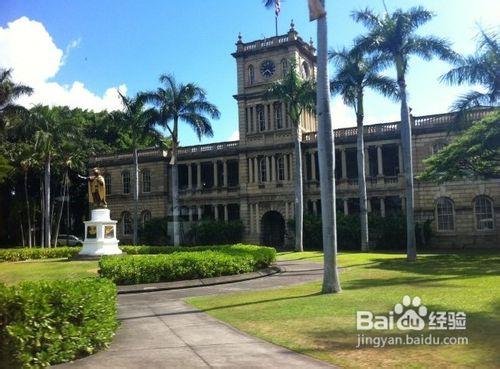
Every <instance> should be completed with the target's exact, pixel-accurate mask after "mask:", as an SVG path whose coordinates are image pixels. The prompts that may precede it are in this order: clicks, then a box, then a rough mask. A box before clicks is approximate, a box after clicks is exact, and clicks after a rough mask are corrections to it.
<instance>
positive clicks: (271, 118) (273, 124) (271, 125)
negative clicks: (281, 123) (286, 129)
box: [269, 103, 276, 130]
mask: <svg viewBox="0 0 500 369" xmlns="http://www.w3.org/2000/svg"><path fill="white" fill-rule="evenodd" d="M269 106H270V111H271V113H270V117H269V129H273V130H274V129H276V122H275V121H274V103H271V104H269Z"/></svg>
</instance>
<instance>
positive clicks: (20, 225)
mask: <svg viewBox="0 0 500 369" xmlns="http://www.w3.org/2000/svg"><path fill="white" fill-rule="evenodd" d="M19 216H20V217H21V218H22V216H23V215H22V213H19ZM19 228H21V243H22V245H23V247H25V246H26V244H25V241H24V229H23V222H22V220H21V221H20V222H19Z"/></svg>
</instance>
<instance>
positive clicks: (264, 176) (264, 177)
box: [259, 156, 267, 182]
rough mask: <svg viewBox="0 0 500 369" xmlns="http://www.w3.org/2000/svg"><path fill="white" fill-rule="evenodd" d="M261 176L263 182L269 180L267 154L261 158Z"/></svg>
mask: <svg viewBox="0 0 500 369" xmlns="http://www.w3.org/2000/svg"><path fill="white" fill-rule="evenodd" d="M259 177H260V178H259V179H260V181H261V182H267V158H266V157H265V156H264V157H262V158H260V160H259Z"/></svg>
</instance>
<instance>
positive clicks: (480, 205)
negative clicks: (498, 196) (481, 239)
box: [474, 196, 495, 231]
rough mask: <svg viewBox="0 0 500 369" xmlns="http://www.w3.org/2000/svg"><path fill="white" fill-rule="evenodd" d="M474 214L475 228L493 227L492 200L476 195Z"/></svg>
mask: <svg viewBox="0 0 500 369" xmlns="http://www.w3.org/2000/svg"><path fill="white" fill-rule="evenodd" d="M474 215H475V218H476V229H477V230H478V231H488V230H492V229H493V228H494V227H495V221H494V213H493V201H491V199H490V198H488V197H486V196H478V197H476V199H475V200H474Z"/></svg>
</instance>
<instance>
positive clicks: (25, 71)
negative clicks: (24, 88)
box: [0, 17, 127, 111]
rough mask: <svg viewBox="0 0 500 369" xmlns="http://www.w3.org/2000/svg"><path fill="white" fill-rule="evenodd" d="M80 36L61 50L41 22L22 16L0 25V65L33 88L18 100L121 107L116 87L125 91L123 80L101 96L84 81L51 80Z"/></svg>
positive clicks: (108, 107) (35, 102)
mask: <svg viewBox="0 0 500 369" xmlns="http://www.w3.org/2000/svg"><path fill="white" fill-rule="evenodd" d="M80 42H81V40H80V39H76V40H73V41H72V42H70V44H69V45H68V46H67V47H66V52H65V53H64V52H63V51H62V50H61V49H60V48H58V47H57V45H56V44H55V43H54V41H53V40H52V37H51V36H50V34H49V33H48V32H47V30H46V29H45V27H44V25H43V24H42V23H40V22H37V21H34V20H30V19H28V18H27V17H21V18H19V19H17V20H15V21H13V22H9V23H8V24H7V27H6V28H2V27H0V67H2V68H12V69H13V71H12V78H13V80H14V81H16V82H20V83H23V84H27V85H28V86H31V87H32V88H33V89H34V93H33V94H32V95H31V96H23V97H21V98H20V99H19V103H20V104H22V105H24V106H27V107H30V106H32V105H33V104H45V105H50V106H54V105H68V106H69V107H72V108H75V107H80V108H83V109H89V110H94V111H102V110H105V109H107V110H115V109H121V104H120V100H119V96H118V93H117V89H119V90H120V91H121V92H122V93H126V92H127V87H126V86H125V85H124V84H122V85H120V86H118V87H110V88H108V89H107V90H106V91H105V93H104V95H103V96H98V95H97V94H95V93H93V92H91V91H90V90H88V89H87V88H86V87H85V85H84V83H83V82H80V81H74V82H73V83H72V84H71V85H61V84H59V83H57V82H54V81H50V79H51V78H53V77H55V76H56V75H57V72H59V70H60V69H61V67H62V66H63V65H64V64H65V63H66V62H67V59H68V55H69V53H70V52H71V50H72V49H74V48H76V47H78V46H79V45H80Z"/></svg>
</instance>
